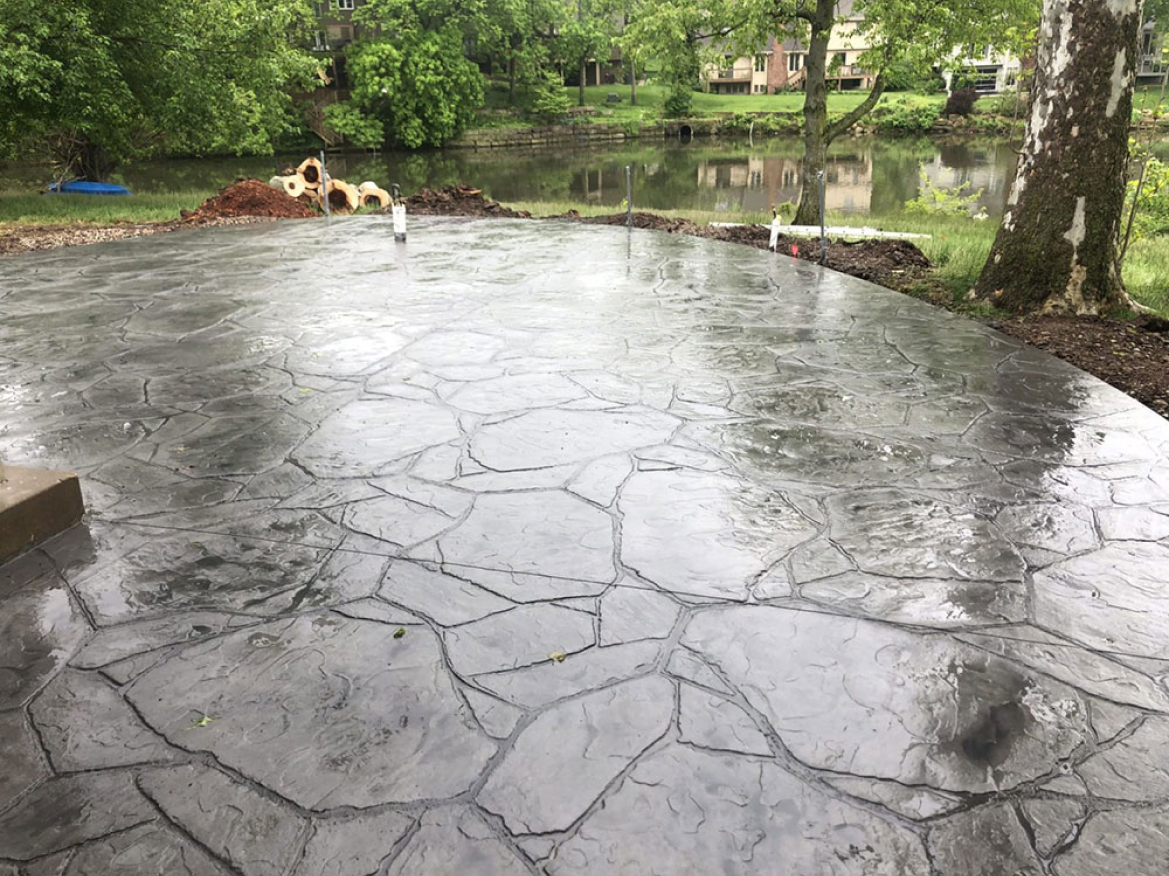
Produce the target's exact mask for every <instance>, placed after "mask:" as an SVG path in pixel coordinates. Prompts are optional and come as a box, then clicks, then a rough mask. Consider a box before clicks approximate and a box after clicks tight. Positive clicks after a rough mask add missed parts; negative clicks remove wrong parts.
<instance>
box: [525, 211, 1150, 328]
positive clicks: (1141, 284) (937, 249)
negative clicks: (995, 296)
mask: <svg viewBox="0 0 1169 876" xmlns="http://www.w3.org/2000/svg"><path fill="white" fill-rule="evenodd" d="M507 206H509V207H511V208H512V209H515V210H527V211H528V212H530V213H531V214H532V215H533V216H555V215H559V214H562V213H566V212H568V211H569V210H577V211H578V212H580V213H581V215H583V216H602V215H608V214H611V213H615V212H617V210H616V209H615V208H613V207H604V206H597V205H593V204H582V203H578V202H575V201H544V202H521V203H509V204H507ZM654 213H656V214H657V215H659V216H665V217H667V218H670V219H689V220H691V221H692V222H697V223H700V224H702V223H709V222H743V223H766V222H770V221H771V216H770V214H763V213H752V212H745V213H744V212H740V213H735V212H718V213H715V212H702V211H687V210H655V211H654ZM828 224H830V225H843V226H846V227H858V226H863V225H867V226H870V227H873V228H880V229H881V230H883V231H904V232H910V233H913V234H928V235H930V238H929V239H928V240H915V241H914V243H915V244H916V245H917V246H918V247H919V248H920V249H921V251H922V252H924V253H925V255H926V258H928V259H929V260H930V261H931V262H932V263H933V264H934V273H933V277H932V279H933V280H934V281H936V283H937V284H938V285H939V286H941V287H942V288H943V289H944V290H945V291H946V292H947V293H949V295H950V296H951V299H952V304H953V305H954V307H955V309H959V310H963V311H971V310H977V309H978V308H972V307H971V306H970V305H969V304H967V303H965V296H966V293H967V291H968V290H969V289H970V288H971V287H972V286H973V285H974V283H975V281H976V280H977V279H978V275H979V273H981V271H982V267H983V265H984V264H985V263H986V257H987V254H988V253H989V252H990V247H991V244H992V243H994V236H995V232H996V231H997V230H998V225H997V223H995V222H993V221H987V222H977V221H975V220H973V219H967V218H965V217H945V216H915V215H911V214H906V213H897V214H892V215H888V216H880V217H876V216H863V215H861V216H858V215H855V214H851V213H849V214H846V213H839V214H835V213H834V214H829V216H828ZM1124 281H1125V285H1126V286H1127V287H1128V291H1129V293H1130V294H1131V295H1132V296H1133V298H1135V299H1136V300H1137V301H1138V302H1140V303H1141V304H1144V305H1145V306H1146V307H1151V308H1153V309H1154V310H1156V311H1157V312H1158V313H1160V314H1161V315H1162V316H1165V317H1166V318H1169V236H1161V237H1151V238H1146V239H1145V240H1139V241H1137V242H1136V243H1135V244H1133V246H1132V248H1131V249H1130V250H1129V254H1128V258H1127V259H1126V260H1125V264H1124Z"/></svg>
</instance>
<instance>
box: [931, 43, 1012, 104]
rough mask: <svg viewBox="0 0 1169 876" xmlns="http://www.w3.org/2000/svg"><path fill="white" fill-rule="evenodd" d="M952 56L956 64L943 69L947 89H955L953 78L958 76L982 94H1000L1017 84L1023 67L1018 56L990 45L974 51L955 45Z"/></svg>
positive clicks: (948, 90)
mask: <svg viewBox="0 0 1169 876" xmlns="http://www.w3.org/2000/svg"><path fill="white" fill-rule="evenodd" d="M967 52H969V54H967ZM953 57H954V60H955V61H956V64H952V65H951V66H950V69H947V70H945V71H943V72H942V78H943V79H945V80H946V92H947V93H950V92H952V91H953V90H954V82H955V80H956V79H961V80H964V81H965V82H968V83H970V84H971V85H972V86H973V88H974V90H975V91H977V92H978V93H979V94H981V95H994V94H1002V93H1003V92H1004V91H1007V90H1008V89H1011V88H1014V87H1015V86H1016V85H1017V84H1018V82H1019V73H1020V72H1021V71H1022V69H1023V62H1022V60H1020V59H1019V58H1018V57H1016V56H1015V55H1013V54H1011V53H1010V52H1000V51H999V50H997V49H995V48H993V47H990V46H987V47H985V48H980V49H978V50H976V51H975V50H969V49H955V51H954V56H953Z"/></svg>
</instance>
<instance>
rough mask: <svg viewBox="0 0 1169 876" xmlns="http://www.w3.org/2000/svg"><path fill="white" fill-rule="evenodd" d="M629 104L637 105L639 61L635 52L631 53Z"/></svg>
mask: <svg viewBox="0 0 1169 876" xmlns="http://www.w3.org/2000/svg"><path fill="white" fill-rule="evenodd" d="M629 88H630V92H629V105H630V106H637V61H636V60H635V59H634V57H633V52H632V51H631V52H630V53H629Z"/></svg>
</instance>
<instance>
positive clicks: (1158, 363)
mask: <svg viewBox="0 0 1169 876" xmlns="http://www.w3.org/2000/svg"><path fill="white" fill-rule="evenodd" d="M1164 323H1165V321H1164V320H1162V319H1158V318H1152V319H1145V320H1136V321H1134V322H1121V321H1120V320H1115V319H1101V318H1098V317H1085V316H1035V317H1026V318H1019V319H1010V320H1000V321H998V322H992V323H991V325H992V326H994V327H995V328H997V329H998V330H999V331H1000V332H1002V333H1003V334H1006V335H1010V336H1011V337H1013V338H1018V339H1019V340H1020V341H1026V342H1027V343H1028V344H1032V345H1033V346H1036V347H1039V349H1041V350H1046V351H1047V352H1049V353H1051V354H1052V355H1053V356H1058V357H1059V358H1060V359H1063V360H1064V361H1066V362H1071V363H1072V364H1073V365H1075V366H1076V367H1077V368H1082V369H1083V370H1084V371H1087V372H1088V373H1089V374H1095V375H1096V376H1097V377H1099V378H1100V379H1101V380H1103V381H1104V382H1105V383H1110V384H1112V385H1113V386H1115V387H1116V388H1117V389H1119V390H1121V391H1122V392H1126V393H1128V394H1129V395H1131V396H1132V397H1133V398H1135V399H1136V400H1137V401H1139V402H1142V403H1143V404H1146V405H1148V406H1149V407H1150V408H1152V409H1153V410H1154V411H1156V412H1157V413H1158V414H1160V415H1161V416H1163V417H1169V368H1166V367H1165V365H1166V362H1169V334H1167V333H1166V332H1165V331H1164V328H1165V326H1164Z"/></svg>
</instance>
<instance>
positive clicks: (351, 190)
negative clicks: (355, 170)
mask: <svg viewBox="0 0 1169 876" xmlns="http://www.w3.org/2000/svg"><path fill="white" fill-rule="evenodd" d="M325 197H326V198H328V199H329V209H330V211H332V212H333V213H334V214H335V215H342V216H343V215H345V214H346V213H352V212H353V211H354V210H356V209H357V207H358V206H359V205H360V203H361V198H360V197H359V196H358V194H357V189H356V188H355V187H353V186H351V185H349V183H347V182H345V180H343V179H332V178H330V179H329V184H328V188H327V189H326V191H325Z"/></svg>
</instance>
